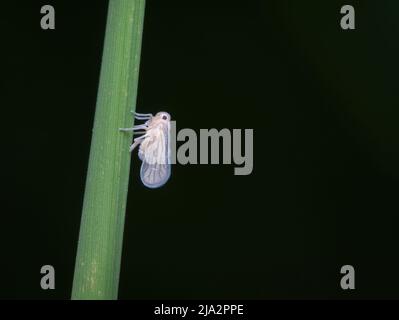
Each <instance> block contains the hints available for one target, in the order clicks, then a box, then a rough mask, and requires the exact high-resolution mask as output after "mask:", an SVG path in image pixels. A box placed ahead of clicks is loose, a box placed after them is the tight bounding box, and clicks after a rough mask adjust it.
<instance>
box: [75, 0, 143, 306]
mask: <svg viewBox="0 0 399 320" xmlns="http://www.w3.org/2000/svg"><path fill="white" fill-rule="evenodd" d="M144 8H145V0H110V1H109V7H108V17H107V27H106V34H105V41H104V51H103V58H102V65H101V74H100V84H99V91H98V96H97V105H96V113H95V119H94V127H93V136H92V142H91V149H90V159H89V166H88V173H87V180H86V189H85V195H84V203H83V211H82V220H81V226H80V234H79V243H78V251H77V256H76V262H75V274H74V279H73V288H72V299H117V297H118V283H119V271H120V263H121V254H122V240H123V229H124V220H125V209H126V199H127V192H128V182H129V171H130V154H129V151H128V149H129V145H130V143H131V141H132V133H122V132H119V130H118V128H120V127H130V126H132V124H133V117H132V114H131V113H130V111H131V110H135V106H136V98H137V85H138V75H139V65H140V53H141V39H142V32H143V21H144Z"/></svg>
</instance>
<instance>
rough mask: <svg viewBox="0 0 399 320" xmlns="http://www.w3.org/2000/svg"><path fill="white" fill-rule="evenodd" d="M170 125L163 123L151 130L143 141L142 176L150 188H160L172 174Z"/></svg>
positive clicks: (140, 155) (144, 182)
mask: <svg viewBox="0 0 399 320" xmlns="http://www.w3.org/2000/svg"><path fill="white" fill-rule="evenodd" d="M169 141H170V125H169V123H168V124H162V125H160V126H157V128H154V129H152V130H151V133H150V134H149V137H148V138H147V139H146V141H143V143H142V144H141V146H140V147H141V148H140V150H139V157H140V159H141V160H142V161H143V162H142V164H141V169H140V177H141V181H142V182H143V184H144V185H145V186H146V187H148V188H159V187H161V186H162V185H164V184H165V183H166V182H167V181H168V179H169V178H170V175H171V164H170V162H171V161H170V144H169Z"/></svg>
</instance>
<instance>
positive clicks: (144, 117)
mask: <svg viewBox="0 0 399 320" xmlns="http://www.w3.org/2000/svg"><path fill="white" fill-rule="evenodd" d="M132 113H133V114H134V117H135V118H136V119H137V120H149V119H151V118H152V117H153V115H152V114H151V113H137V112H135V111H132Z"/></svg>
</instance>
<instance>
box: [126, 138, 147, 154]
mask: <svg viewBox="0 0 399 320" xmlns="http://www.w3.org/2000/svg"><path fill="white" fill-rule="evenodd" d="M144 137H145V135H144V136H141V137H137V138H135V139H134V140H133V141H134V142H133V144H132V145H131V146H130V148H129V152H132V151H133V150H134V148H136V147H137V146H138V145H139V144H140V143H142V142H143V140H144Z"/></svg>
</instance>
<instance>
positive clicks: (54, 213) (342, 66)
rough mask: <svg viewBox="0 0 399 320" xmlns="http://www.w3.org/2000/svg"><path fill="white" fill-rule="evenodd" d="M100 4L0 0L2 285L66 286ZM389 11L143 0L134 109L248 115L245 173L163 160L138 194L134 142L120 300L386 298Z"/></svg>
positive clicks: (392, 222) (392, 120)
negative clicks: (47, 21) (161, 170)
mask: <svg viewBox="0 0 399 320" xmlns="http://www.w3.org/2000/svg"><path fill="white" fill-rule="evenodd" d="M216 2H217V4H216ZM107 3H108V1H96V4H94V2H93V3H92V4H91V5H89V4H88V3H86V2H70V1H45V2H44V1H18V2H15V3H14V4H11V3H10V2H7V4H6V3H5V4H2V17H1V19H0V23H1V25H0V30H1V31H0V32H1V40H2V46H1V49H2V50H1V51H2V54H1V55H2V56H3V58H2V77H1V100H2V103H1V104H2V125H1V137H2V142H3V146H2V160H3V162H4V163H3V165H2V170H1V181H2V193H1V194H2V197H1V199H2V201H1V207H0V212H1V218H0V226H1V227H0V228H1V232H0V234H1V235H0V240H1V242H0V243H1V248H0V249H1V263H0V274H1V276H2V279H1V283H0V298H24V299H30V298H35V299H36V298H38V299H54V298H62V299H69V297H70V293H71V288H72V278H73V269H74V262H75V254H76V248H77V240H78V232H79V222H80V217H81V207H82V201H83V192H84V184H85V177H86V170H87V162H88V155H89V149H90V139H91V128H92V123H93V116H94V109H95V102H96V94H97V85H98V79H99V71H100V64H101V53H102V45H103V38H104V31H105V22H106V13H107ZM45 4H51V5H53V6H54V7H55V11H56V30H54V31H44V30H42V29H41V28H40V19H41V14H40V8H41V6H42V5H45ZM344 4H353V5H354V6H355V9H356V30H355V31H343V30H342V29H341V28H340V24H339V21H340V18H341V14H340V8H341V6H342V5H344ZM398 12H399V4H398V3H397V1H396V0H391V1H388V0H384V1H378V2H377V1H371V0H370V1H333V0H330V1H296V0H291V1H289V0H273V1H272V0H263V1H252V2H246V1H240V2H234V1H229V2H228V3H227V2H226V3H222V2H220V1H209V2H206V1H201V2H194V1H172V0H171V1H154V0H148V1H147V7H146V17H145V26H144V38H143V48H142V60H141V61H142V63H141V70H140V84H139V95H138V107H137V110H138V111H140V112H153V113H154V112H157V111H160V110H165V111H168V112H169V113H171V114H172V117H173V118H174V119H175V120H177V125H178V128H193V129H195V130H199V129H200V128H217V129H222V128H231V129H232V128H242V129H244V128H253V129H254V170H253V173H252V175H250V176H234V174H233V170H234V169H233V165H231V166H227V165H218V166H217V165H213V166H212V165H198V166H181V165H175V166H174V167H173V172H172V178H171V180H170V181H169V182H168V183H167V184H166V185H165V186H164V187H163V188H160V189H158V190H150V189H147V188H145V187H144V186H143V185H142V184H141V182H140V180H139V176H138V168H139V165H140V162H139V161H138V159H137V155H136V154H134V155H133V161H132V171H131V179H130V191H133V190H134V194H133V192H130V194H129V199H128V209H127V216H126V225H125V236H124V249H123V257H122V266H121V279H120V292H119V297H120V298H123V299H134V298H136V299H140V298H226V299H227V298H242V299H245V298H254V299H259V298H399V275H398V273H397V270H398V268H399V259H398V253H397V245H398V240H399V239H398V235H397V232H396V231H397V226H398V223H399V219H398V212H399V210H398V209H399V208H398V207H399V204H398V194H399V166H398V163H399V151H398V150H399V149H398V147H399V143H398V141H399V140H398V138H399V128H398V125H397V123H398V116H399V112H398V102H399V99H398V81H397V74H398V67H399V63H398V59H397V57H398V56H399V45H398V43H399V40H398V31H399V19H398ZM149 204H150V205H149ZM45 264H51V265H53V266H54V267H55V271H56V289H55V290H47V291H44V290H42V289H41V288H40V278H41V274H40V268H41V266H42V265H45ZM344 264H351V265H353V266H354V267H355V270H356V290H354V291H350V292H347V291H346V292H344V291H343V290H342V289H341V288H340V285H339V281H340V277H341V275H340V273H339V272H340V268H341V266H342V265H344Z"/></svg>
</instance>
